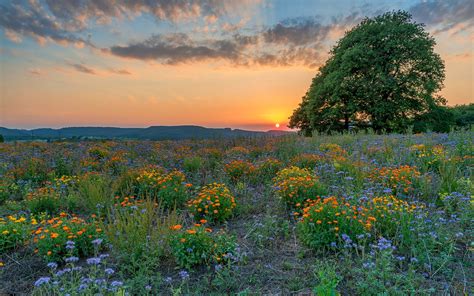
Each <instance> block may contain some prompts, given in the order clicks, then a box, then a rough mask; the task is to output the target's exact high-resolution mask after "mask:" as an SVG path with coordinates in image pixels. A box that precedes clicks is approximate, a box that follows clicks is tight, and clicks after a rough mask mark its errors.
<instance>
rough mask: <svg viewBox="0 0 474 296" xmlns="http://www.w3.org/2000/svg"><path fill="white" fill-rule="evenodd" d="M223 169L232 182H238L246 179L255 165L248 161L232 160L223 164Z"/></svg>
mask: <svg viewBox="0 0 474 296" xmlns="http://www.w3.org/2000/svg"><path fill="white" fill-rule="evenodd" d="M224 170H225V172H226V173H227V175H228V176H229V177H230V179H231V180H232V182H238V181H242V180H243V181H245V180H248V179H249V178H250V176H251V175H252V173H253V172H254V171H255V167H254V165H253V164H252V163H250V162H248V161H244V160H233V161H231V162H229V163H227V164H226V165H225V167H224Z"/></svg>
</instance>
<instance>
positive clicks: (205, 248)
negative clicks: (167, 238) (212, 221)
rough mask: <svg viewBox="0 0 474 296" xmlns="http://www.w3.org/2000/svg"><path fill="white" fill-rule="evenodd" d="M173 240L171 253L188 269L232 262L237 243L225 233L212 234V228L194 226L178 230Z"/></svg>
mask: <svg viewBox="0 0 474 296" xmlns="http://www.w3.org/2000/svg"><path fill="white" fill-rule="evenodd" d="M176 231H177V232H176V234H175V235H173V237H172V238H171V242H170V244H171V251H172V253H173V256H174V258H175V260H176V262H177V263H178V264H179V265H180V266H181V267H185V268H187V269H190V268H191V267H193V266H195V265H199V264H207V265H210V264H212V263H214V264H221V263H226V262H230V260H231V255H232V254H233V252H234V251H235V248H236V243H235V239H234V238H233V237H230V236H228V235H226V234H224V233H218V234H214V235H213V234H212V233H211V232H212V230H211V229H210V228H204V227H203V226H194V227H192V228H189V229H187V230H181V229H180V228H179V229H177V230H176Z"/></svg>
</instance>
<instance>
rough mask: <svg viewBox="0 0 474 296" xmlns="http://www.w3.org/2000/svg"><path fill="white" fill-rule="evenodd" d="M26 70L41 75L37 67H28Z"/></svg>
mask: <svg viewBox="0 0 474 296" xmlns="http://www.w3.org/2000/svg"><path fill="white" fill-rule="evenodd" d="M28 72H29V73H30V74H33V75H41V74H42V73H41V70H40V69H39V68H31V69H28Z"/></svg>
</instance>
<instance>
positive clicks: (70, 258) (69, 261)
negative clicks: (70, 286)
mask: <svg viewBox="0 0 474 296" xmlns="http://www.w3.org/2000/svg"><path fill="white" fill-rule="evenodd" d="M64 261H66V263H73V262H77V261H79V258H77V257H74V256H71V257H68V258H66V259H64Z"/></svg>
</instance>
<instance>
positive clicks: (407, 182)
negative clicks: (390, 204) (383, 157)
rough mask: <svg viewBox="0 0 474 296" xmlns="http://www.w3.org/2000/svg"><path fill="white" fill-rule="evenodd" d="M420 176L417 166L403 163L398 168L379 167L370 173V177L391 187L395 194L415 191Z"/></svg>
mask: <svg viewBox="0 0 474 296" xmlns="http://www.w3.org/2000/svg"><path fill="white" fill-rule="evenodd" d="M419 178H420V172H419V171H418V170H417V169H416V167H411V166H408V165H402V166H400V167H396V168H387V167H383V168H377V169H374V170H373V171H372V172H371V173H370V174H369V179H370V180H372V181H375V182H380V183H381V184H382V185H383V186H384V187H386V188H388V189H391V190H392V193H393V194H394V195H407V194H410V193H412V192H413V191H414V189H415V185H417V183H418V181H419Z"/></svg>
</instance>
